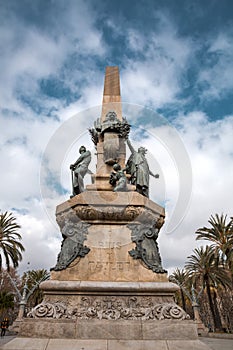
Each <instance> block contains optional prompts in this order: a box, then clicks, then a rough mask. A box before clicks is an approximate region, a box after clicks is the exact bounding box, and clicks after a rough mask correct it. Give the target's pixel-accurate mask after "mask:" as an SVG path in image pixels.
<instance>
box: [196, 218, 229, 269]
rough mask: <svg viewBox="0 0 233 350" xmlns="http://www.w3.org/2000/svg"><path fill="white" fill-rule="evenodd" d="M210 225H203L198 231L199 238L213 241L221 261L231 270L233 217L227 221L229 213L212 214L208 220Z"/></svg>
mask: <svg viewBox="0 0 233 350" xmlns="http://www.w3.org/2000/svg"><path fill="white" fill-rule="evenodd" d="M208 223H209V224H210V227H209V228H208V227H202V228H199V229H198V230H197V231H196V234H197V237H196V239H197V240H200V239H203V240H207V241H210V242H212V244H211V247H213V248H214V250H215V253H216V255H219V256H220V259H221V263H222V264H223V265H225V266H227V267H229V269H230V270H232V267H233V264H232V261H233V219H232V218H231V220H230V221H229V222H227V215H223V214H222V215H221V216H219V215H218V214H215V217H214V216H213V215H211V217H210V219H209V220H208Z"/></svg>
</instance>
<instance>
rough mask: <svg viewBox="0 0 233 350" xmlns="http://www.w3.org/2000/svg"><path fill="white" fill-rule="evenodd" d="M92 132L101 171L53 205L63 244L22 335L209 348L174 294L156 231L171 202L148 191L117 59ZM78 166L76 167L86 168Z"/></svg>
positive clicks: (125, 345) (126, 345) (111, 345)
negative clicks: (161, 201)
mask: <svg viewBox="0 0 233 350" xmlns="http://www.w3.org/2000/svg"><path fill="white" fill-rule="evenodd" d="M89 131H90V137H91V138H92V141H93V142H94V144H95V147H96V150H97V164H96V173H95V174H92V180H93V181H92V184H89V185H87V186H86V188H81V187H82V186H81V187H80V188H79V189H78V190H77V191H74V193H73V196H71V198H70V199H68V200H67V201H66V202H64V203H62V204H60V205H58V206H57V208H56V219H57V223H58V225H59V227H60V231H61V234H62V237H63V241H62V244H61V251H60V253H59V255H58V258H57V263H56V264H55V266H54V267H53V268H52V269H51V278H50V280H48V281H45V282H43V283H41V285H40V288H41V289H42V290H43V292H44V299H43V302H42V303H41V304H39V305H37V306H36V307H35V308H34V309H33V310H31V311H30V312H29V314H28V315H27V317H25V318H24V320H23V322H21V323H20V331H19V333H20V336H21V337H28V336H29V337H31V338H33V337H37V338H50V339H51V338H52V339H57V338H61V339H63V341H64V339H75V343H74V344H76V345H75V346H77V347H75V346H74V347H73V349H79V348H80V347H81V345H80V344H82V345H83V344H84V343H83V342H84V340H85V344H86V345H85V346H87V347H85V346H84V345H83V349H97V348H98V349H101V350H104V349H108V350H113V349H131V348H132V349H176V348H179V349H187V348H188V347H190V346H193V344H194V345H195V349H204V348H205V349H206V347H204V345H203V344H201V343H200V342H199V341H198V340H197V331H196V327H195V324H194V323H193V321H191V320H190V319H189V316H188V315H187V314H186V313H185V312H184V310H182V309H181V308H180V307H179V306H178V305H177V304H176V303H175V302H174V293H175V292H176V290H177V289H178V286H177V285H175V284H173V283H170V282H168V278H167V273H166V271H165V270H164V268H163V267H162V261H161V257H160V253H159V247H158V243H157V238H158V235H159V233H160V229H161V227H162V226H163V223H164V219H165V210H164V208H163V207H161V206H160V205H158V204H156V203H154V202H153V201H151V200H150V199H149V198H148V192H149V174H151V175H153V173H152V172H151V170H150V169H149V166H148V163H147V161H146V157H145V149H144V148H140V149H139V150H138V151H135V150H134V149H133V146H132V144H131V143H130V141H129V138H130V125H129V123H128V121H127V120H126V118H124V117H123V116H122V106H121V95H120V79H119V71H118V67H107V68H106V74H105V83H104V94H103V104H102V114H101V116H100V117H99V118H97V120H96V122H95V123H94V126H93V127H92V128H91V129H90V130H89ZM127 143H128V145H130V147H132V149H131V151H132V156H131V159H130V160H129V161H128V162H127V160H126V144H127ZM83 152H84V150H83ZM85 152H88V151H87V150H86V149H85ZM81 155H82V154H81ZM88 156H90V154H89V153H88ZM89 160H90V159H89V158H88V161H89ZM78 164H79V162H78V161H77V162H76V163H75V164H72V166H71V169H72V170H74V173H75V172H76V173H78V176H80V172H79V171H78V170H77V168H76V170H75V167H76V166H78ZM88 164H89V163H88ZM132 169H134V170H132ZM86 170H87V168H86V169H85V171H84V172H83V173H82V174H83V175H82V176H84V175H85V173H86ZM139 172H140V174H139ZM74 176H76V175H74ZM153 176H155V177H158V175H153ZM142 177H144V178H146V180H145V181H146V182H142V180H141V178H142ZM81 180H82V179H81ZM143 181H144V180H143ZM81 182H82V181H81ZM77 344H79V345H77ZM90 344H92V345H90ZM97 344H100V345H99V347H98V345H97ZM78 346H79V347H78ZM51 349H52V347H51ZM59 349H60V348H59Z"/></svg>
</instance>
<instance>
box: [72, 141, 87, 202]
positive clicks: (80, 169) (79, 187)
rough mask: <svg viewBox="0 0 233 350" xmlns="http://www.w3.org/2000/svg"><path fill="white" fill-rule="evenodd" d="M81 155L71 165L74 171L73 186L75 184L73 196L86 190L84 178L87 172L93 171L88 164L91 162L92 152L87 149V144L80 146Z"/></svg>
mask: <svg viewBox="0 0 233 350" xmlns="http://www.w3.org/2000/svg"><path fill="white" fill-rule="evenodd" d="M79 153H80V157H79V158H78V159H77V160H76V162H75V163H74V164H71V165H70V169H71V171H72V186H73V195H72V196H71V197H73V196H76V195H77V194H79V193H81V192H83V191H84V183H83V178H84V176H85V175H86V174H87V172H89V173H91V171H90V170H89V169H88V165H89V164H90V162H91V152H90V151H87V150H86V147H85V146H81V147H80V148H79Z"/></svg>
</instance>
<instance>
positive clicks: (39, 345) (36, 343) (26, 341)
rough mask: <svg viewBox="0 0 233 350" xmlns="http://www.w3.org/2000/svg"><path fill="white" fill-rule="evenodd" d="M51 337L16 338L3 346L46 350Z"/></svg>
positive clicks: (7, 348)
mask: <svg viewBox="0 0 233 350" xmlns="http://www.w3.org/2000/svg"><path fill="white" fill-rule="evenodd" d="M48 343H49V339H41V338H34V339H31V338H28V337H27V338H15V339H13V340H11V341H10V342H9V343H7V344H5V345H4V346H2V347H1V349H4V350H46V349H47V345H48Z"/></svg>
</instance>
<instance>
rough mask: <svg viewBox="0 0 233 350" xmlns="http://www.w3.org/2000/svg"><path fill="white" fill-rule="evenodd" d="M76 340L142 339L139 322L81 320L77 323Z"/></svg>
mask: <svg viewBox="0 0 233 350" xmlns="http://www.w3.org/2000/svg"><path fill="white" fill-rule="evenodd" d="M76 337H77V338H78V339H142V325H141V322H137V321H133V322H128V321H120V322H119V321H114V322H111V321H108V320H102V322H98V321H96V320H91V321H88V320H86V321H85V320H81V321H78V322H77V334H76Z"/></svg>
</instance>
